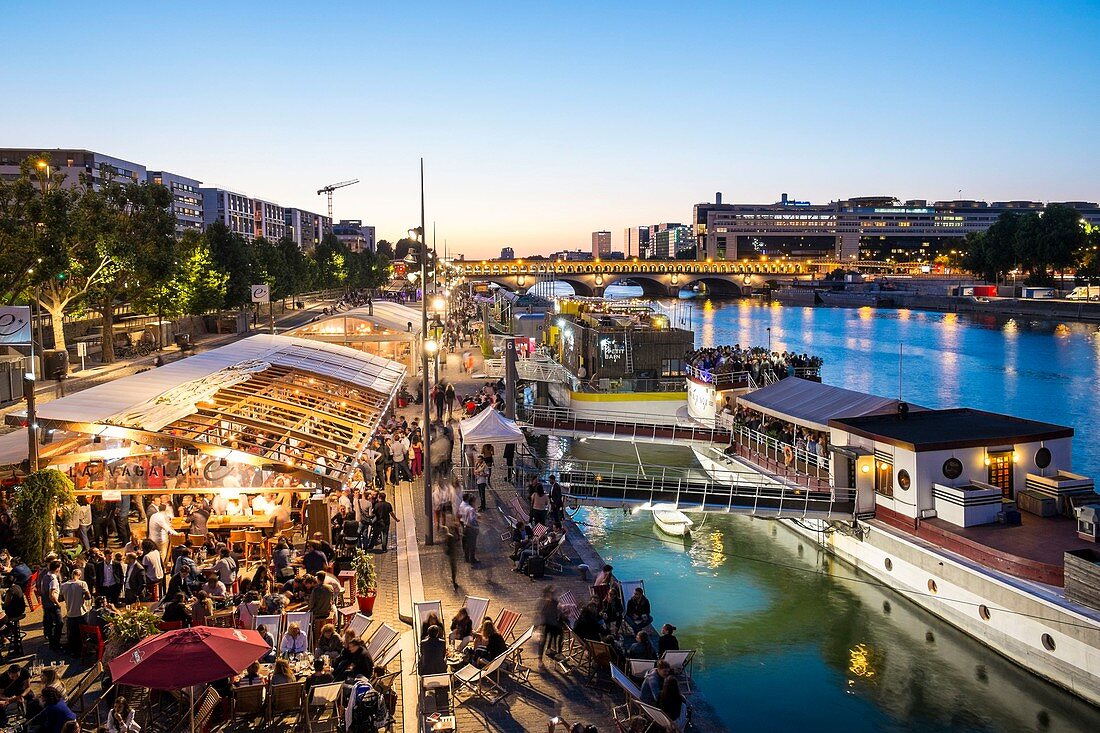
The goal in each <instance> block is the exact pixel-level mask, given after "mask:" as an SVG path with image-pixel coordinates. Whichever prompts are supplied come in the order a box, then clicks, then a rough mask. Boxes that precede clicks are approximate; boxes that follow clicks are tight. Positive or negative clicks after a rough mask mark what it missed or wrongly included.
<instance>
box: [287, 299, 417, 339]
mask: <svg viewBox="0 0 1100 733" xmlns="http://www.w3.org/2000/svg"><path fill="white" fill-rule="evenodd" d="M372 310H373V312H372ZM343 319H347V321H349V322H348V323H345V322H344V320H343ZM420 320H421V313H420V311H419V310H418V309H416V308H410V307H409V306H407V305H401V304H400V303H391V302H390V301H388V300H382V299H379V300H376V301H374V305H373V308H372V307H368V306H360V307H358V308H352V309H351V310H347V311H343V312H341V313H334V314H333V315H331V316H327V317H322V318H320V319H318V320H316V321H313V322H312V323H307V324H306V325H304V326H299V327H298V328H296V329H294V330H293V331H291V332H290V333H291V335H294V336H302V337H305V338H318V337H320V338H328V339H339V338H340V337H349V338H351V337H363V336H365V335H367V334H368V333H370V331H368V330H367V329H366V328H363V329H360V328H358V325H359V324H365V325H368V326H372V327H375V328H384V329H388V330H390V331H395V332H397V333H398V334H400V336H401V338H402V339H403V340H408V339H413V338H415V337H417V336H419V335H420ZM410 323H412V329H411V330H410V328H409V324H410ZM352 340H354V338H353V339H352ZM372 340H383V339H378V338H373V339H372Z"/></svg>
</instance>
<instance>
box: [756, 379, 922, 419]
mask: <svg viewBox="0 0 1100 733" xmlns="http://www.w3.org/2000/svg"><path fill="white" fill-rule="evenodd" d="M737 402H738V404H740V405H743V406H745V407H748V408H749V409H750V410H756V411H757V412H763V413H764V414H765V415H771V416H772V417H776V418H779V419H780V420H786V421H788V422H793V423H795V424H796V425H801V426H803V427H807V428H811V429H813V430H828V429H829V421H830V420H832V419H833V418H838V417H850V416H858V415H868V414H872V413H878V412H889V413H894V412H897V406H898V401H897V400H895V399H890V398H889V397H879V396H878V395H873V394H867V393H865V392H856V391H855V390H851V389H844V388H843V387H834V386H832V385H829V384H822V383H821V382H815V381H813V380H810V379H802V378H801V377H787V378H786V379H781V380H779V381H778V382H776V383H775V384H770V385H768V386H767V387H761V388H760V389H757V390H754V391H752V392H749V393H748V394H745V395H741V396H740V397H738V398H737ZM910 409H914V410H920V409H923V408H920V407H915V406H913V405H910Z"/></svg>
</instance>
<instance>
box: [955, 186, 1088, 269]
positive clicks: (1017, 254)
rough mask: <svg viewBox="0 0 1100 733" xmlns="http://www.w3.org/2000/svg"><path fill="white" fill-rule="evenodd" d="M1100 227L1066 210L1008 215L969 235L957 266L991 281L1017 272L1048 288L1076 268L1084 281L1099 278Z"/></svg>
mask: <svg viewBox="0 0 1100 733" xmlns="http://www.w3.org/2000/svg"><path fill="white" fill-rule="evenodd" d="M1098 247H1100V229H1090V228H1089V227H1088V226H1086V225H1085V223H1084V222H1083V221H1082V220H1081V215H1080V214H1079V213H1078V212H1077V211H1076V210H1075V209H1072V208H1070V207H1068V206H1061V205H1052V206H1048V207H1047V208H1046V209H1045V210H1044V211H1043V213H1042V214H1041V215H1040V214H1039V213H1036V212H1033V213H1026V214H1020V213H1016V212H1013V211H1006V212H1004V213H1003V214H1001V215H1000V217H998V219H997V221H996V222H994V223H993V225H992V226H991V227H989V229H987V230H986V231H984V232H977V233H971V234H968V235H967V237H966V241H965V243H964V244H963V247H962V250H963V252H962V255H961V257H960V260H959V265H960V266H961V267H963V268H964V269H966V270H969V271H970V272H973V273H974V274H976V275H981V276H982V277H984V278H985V279H986V280H989V281H991V282H999V281H1001V280H1004V279H1005V277H1006V275H1007V274H1008V273H1010V272H1012V271H1013V270H1019V271H1021V272H1024V273H1026V274H1027V281H1028V282H1030V283H1033V284H1036V285H1045V284H1049V283H1051V282H1053V281H1054V275H1055V273H1058V272H1066V271H1069V270H1073V271H1075V272H1076V273H1077V276H1078V277H1079V278H1081V279H1089V278H1096V277H1100V260H1098V255H1097V253H1098V251H1100V250H1098Z"/></svg>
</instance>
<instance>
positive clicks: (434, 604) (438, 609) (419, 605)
mask: <svg viewBox="0 0 1100 733" xmlns="http://www.w3.org/2000/svg"><path fill="white" fill-rule="evenodd" d="M433 613H434V614H435V615H436V617H437V618H438V619H439V623H440V624H442V623H443V602H442V601H417V602H415V603H413V631H414V632H416V648H417V649H418V650H419V649H420V640H421V639H423V638H424V622H425V621H426V620H427V618H428V616H430V615H431V614H433ZM471 618H473V617H472V616H471ZM474 623H475V624H476V623H477V622H476V621H475V622H474ZM443 628H444V629H446V628H447V627H446V626H444V627H443ZM417 653H418V654H419V652H417Z"/></svg>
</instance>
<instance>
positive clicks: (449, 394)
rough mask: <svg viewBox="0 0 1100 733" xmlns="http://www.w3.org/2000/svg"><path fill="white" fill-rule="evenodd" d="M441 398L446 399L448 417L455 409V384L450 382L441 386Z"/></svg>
mask: <svg viewBox="0 0 1100 733" xmlns="http://www.w3.org/2000/svg"><path fill="white" fill-rule="evenodd" d="M443 398H444V399H445V400H446V401H447V417H450V416H451V415H453V414H454V411H455V386H454V385H453V384H451V383H450V382H447V386H446V387H444V388H443ZM442 419H443V418H440V420H442Z"/></svg>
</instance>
